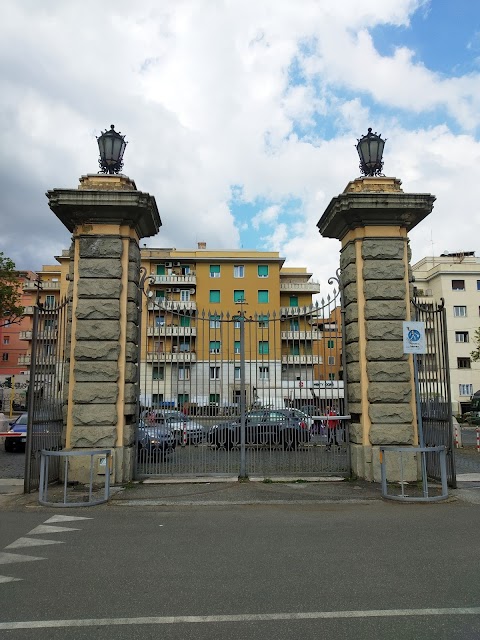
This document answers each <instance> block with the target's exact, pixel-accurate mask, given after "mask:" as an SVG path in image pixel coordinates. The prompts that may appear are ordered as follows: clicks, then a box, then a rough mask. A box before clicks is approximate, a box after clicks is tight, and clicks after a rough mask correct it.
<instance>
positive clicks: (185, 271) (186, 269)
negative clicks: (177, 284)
mask: <svg viewBox="0 0 480 640" xmlns="http://www.w3.org/2000/svg"><path fill="white" fill-rule="evenodd" d="M181 271H182V276H188V274H189V273H190V265H189V264H182V266H181Z"/></svg>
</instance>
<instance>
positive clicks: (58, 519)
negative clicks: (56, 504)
mask: <svg viewBox="0 0 480 640" xmlns="http://www.w3.org/2000/svg"><path fill="white" fill-rule="evenodd" d="M73 520H93V518H86V517H82V516H52V517H51V518H49V519H48V520H45V524H51V523H53V522H73Z"/></svg>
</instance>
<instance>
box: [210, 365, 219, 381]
mask: <svg viewBox="0 0 480 640" xmlns="http://www.w3.org/2000/svg"><path fill="white" fill-rule="evenodd" d="M210 380H220V367H210Z"/></svg>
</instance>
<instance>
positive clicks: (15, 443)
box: [5, 413, 28, 453]
mask: <svg viewBox="0 0 480 640" xmlns="http://www.w3.org/2000/svg"><path fill="white" fill-rule="evenodd" d="M27 419H28V415H27V414H26V413H22V414H21V415H20V416H18V418H16V420H13V421H12V422H10V423H9V427H10V428H9V429H8V432H9V433H18V437H17V436H6V437H5V451H8V452H9V453H11V452H13V451H24V450H25V443H26V442H27Z"/></svg>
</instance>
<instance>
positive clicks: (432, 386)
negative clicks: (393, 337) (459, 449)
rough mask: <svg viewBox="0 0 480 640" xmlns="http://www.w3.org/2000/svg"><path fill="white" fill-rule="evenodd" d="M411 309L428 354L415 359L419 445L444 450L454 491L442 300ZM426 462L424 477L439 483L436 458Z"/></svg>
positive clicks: (438, 459)
mask: <svg viewBox="0 0 480 640" xmlns="http://www.w3.org/2000/svg"><path fill="white" fill-rule="evenodd" d="M413 308H414V310H415V319H416V320H417V321H420V322H424V323H425V336H426V343H427V353H425V354H422V355H415V356H414V361H415V369H416V378H417V394H418V397H417V409H418V410H419V416H418V419H419V421H421V426H422V427H423V443H420V444H421V445H422V446H426V447H438V446H441V445H443V446H444V447H445V451H446V460H447V480H448V485H449V486H450V487H456V475H455V449H454V446H453V439H454V438H453V421H452V401H451V387H450V368H449V361H448V342H447V320H446V311H445V305H444V301H443V299H442V300H441V302H440V304H439V303H431V302H425V301H420V300H415V301H414V302H413ZM425 458H426V466H427V475H428V476H429V477H431V478H435V479H437V480H439V481H441V478H442V470H441V466H440V458H439V456H438V455H434V454H429V453H426V454H425Z"/></svg>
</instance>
